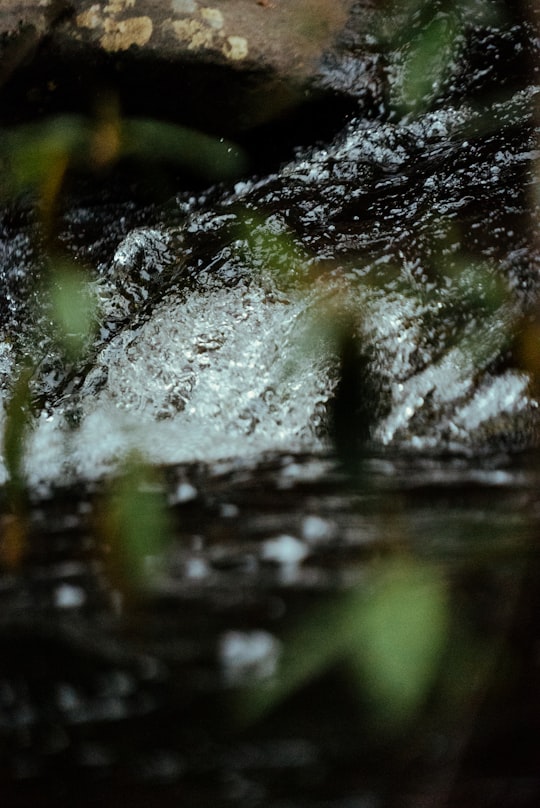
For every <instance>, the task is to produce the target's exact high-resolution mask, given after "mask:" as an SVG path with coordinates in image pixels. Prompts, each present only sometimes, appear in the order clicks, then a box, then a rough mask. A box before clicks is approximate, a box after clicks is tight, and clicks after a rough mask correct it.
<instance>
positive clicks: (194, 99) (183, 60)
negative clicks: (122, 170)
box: [0, 0, 378, 133]
mask: <svg viewBox="0 0 540 808" xmlns="http://www.w3.org/2000/svg"><path fill="white" fill-rule="evenodd" d="M375 11H376V9H375V8H374V7H373V4H372V3H371V2H369V0H362V2H360V3H353V2H352V0H296V2H294V3H289V2H284V0H208V1H207V0H164V1H163V2H162V0H109V1H108V2H107V1H106V0H101V1H100V2H96V1H95V0H32V2H21V0H4V2H3V3H2V8H1V9H0V49H1V53H0V56H1V64H2V68H1V70H0V92H1V95H2V96H3V100H2V108H3V112H2V113H1V114H2V117H3V119H4V121H6V120H8V121H9V122H12V121H17V120H19V119H20V118H21V117H28V116H33V115H35V114H43V113H48V112H55V111H58V109H66V108H69V109H72V108H78V109H81V108H82V109H83V110H86V111H87V110H88V109H89V108H91V107H92V105H94V107H95V105H96V98H97V97H99V96H100V94H101V93H103V92H104V90H106V91H107V92H109V93H110V92H113V93H115V94H116V95H117V96H118V98H119V100H120V102H121V104H122V107H123V108H124V109H125V110H126V112H128V113H130V114H152V115H157V116H162V117H167V118H168V119H169V120H177V121H182V122H190V123H193V124H195V125H198V126H200V127H202V128H206V129H208V130H214V131H220V132H227V133H231V132H237V131H242V130H245V129H249V128H251V127H253V126H257V125H259V124H261V123H264V122H266V121H268V120H272V119H275V118H276V117H279V116H281V115H283V114H284V113H285V112H286V111H288V110H290V109H292V108H294V107H297V106H298V105H299V104H304V103H305V102H306V101H308V102H309V101H312V100H314V99H316V98H318V97H319V96H320V95H321V94H323V95H324V94H328V93H331V94H336V93H337V94H338V95H340V94H342V95H344V96H347V97H349V96H350V97H352V98H354V99H355V100H356V99H362V100H363V101H365V100H366V98H367V97H368V96H369V97H370V98H371V97H372V96H373V94H374V93H375V94H376V88H377V86H378V80H377V74H378V58H377V57H376V56H375V55H374V54H371V49H372V45H373V41H372V38H371V36H370V32H372V30H373V25H374V14H375ZM370 43H371V44H370ZM97 103H99V102H97Z"/></svg>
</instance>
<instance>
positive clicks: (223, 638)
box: [0, 4, 540, 808]
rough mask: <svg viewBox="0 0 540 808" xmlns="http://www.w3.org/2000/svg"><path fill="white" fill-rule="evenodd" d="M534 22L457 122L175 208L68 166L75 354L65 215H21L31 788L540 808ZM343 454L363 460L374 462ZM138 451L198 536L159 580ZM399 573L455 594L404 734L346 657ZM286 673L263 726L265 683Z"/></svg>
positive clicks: (169, 799)
mask: <svg viewBox="0 0 540 808" xmlns="http://www.w3.org/2000/svg"><path fill="white" fill-rule="evenodd" d="M480 5H481V4H480ZM471 13H472V12H471ZM508 26H509V27H508V29H507V30H506V29H504V30H499V29H498V28H497V26H492V27H490V26H489V25H487V24H486V26H485V28H482V29H481V31H480V32H476V33H475V34H474V36H473V35H471V37H470V41H469V43H468V47H469V48H470V51H471V52H472V57H471V63H470V64H468V63H467V64H468V70H469V72H464V67H463V64H462V63H460V62H459V61H458V62H457V63H456V65H454V69H453V72H452V71H451V75H450V76H449V77H448V78H447V80H446V82H445V84H444V86H443V87H442V88H439V90H440V92H439V98H438V100H436V101H434V102H433V104H432V105H431V110H430V111H425V112H423V113H421V114H420V113H418V114H415V115H413V114H410V115H408V116H399V115H397V113H393V114H389V112H388V109H382V110H381V111H380V114H378V115H377V116H375V117H373V116H371V117H366V116H360V115H358V116H355V117H352V118H351V119H349V120H348V121H346V122H344V125H343V127H342V130H341V131H340V132H339V133H338V134H337V135H336V136H335V138H333V139H331V140H328V142H325V143H324V144H322V143H318V144H316V145H312V146H310V147H305V148H303V149H299V150H298V151H297V152H296V153H295V155H294V156H293V157H292V158H291V159H289V160H288V161H286V162H285V163H284V164H283V165H281V166H280V167H279V169H276V170H275V171H272V172H266V173H264V174H261V175H258V176H250V177H243V178H241V179H238V180H237V181H236V182H234V183H231V184H230V185H220V186H216V187H212V188H210V189H205V190H200V189H199V190H197V191H193V190H192V189H191V190H188V191H186V190H185V189H183V190H181V191H179V192H178V194H177V195H176V197H175V198H174V199H172V200H171V201H170V202H169V203H167V204H163V205H158V204H138V203H137V202H135V201H134V200H129V201H127V202H126V201H125V200H124V201H119V200H118V198H114V195H111V194H108V193H107V192H106V191H105V189H103V188H101V189H97V190H96V188H95V187H91V188H90V190H88V188H87V186H86V187H85V186H83V188H84V190H81V187H80V186H77V185H75V190H74V191H73V192H72V194H71V195H70V196H69V197H68V198H66V199H65V200H62V201H61V202H62V204H61V205H60V209H59V214H58V222H57V225H56V232H55V233H54V242H55V246H54V251H53V255H54V256H56V257H55V258H53V259H52V260H53V262H54V261H55V260H60V259H58V258H57V256H58V255H59V254H62V260H64V258H65V255H66V254H67V255H68V256H69V257H70V258H71V260H73V261H74V262H75V263H76V264H77V265H79V266H84V267H86V268H87V271H88V274H89V277H90V278H91V289H92V294H93V295H94V297H95V300H96V301H97V304H96V305H97V308H96V312H97V315H96V318H97V320H98V323H97V326H98V327H97V331H96V336H95V338H92V340H90V343H91V344H89V345H88V346H87V352H86V354H85V356H84V358H83V359H82V360H80V361H77V362H74V361H71V362H66V360H65V356H63V355H62V353H61V351H60V350H59V347H58V342H57V340H56V339H55V334H54V332H53V331H51V326H50V320H51V312H50V310H49V309H48V308H47V303H46V302H45V298H44V294H43V288H44V283H45V280H46V278H47V277H48V274H49V268H50V267H49V263H50V261H51V259H49V258H47V257H46V247H50V241H51V234H50V233H49V234H47V233H44V229H43V223H42V222H41V223H40V222H39V221H38V217H37V215H36V214H35V212H33V210H32V206H31V205H26V204H25V203H24V201H22V202H19V203H17V204H15V203H13V204H10V205H6V207H5V209H4V210H3V212H2V218H1V231H0V232H1V237H2V238H1V241H0V249H1V256H2V266H1V268H0V272H1V273H2V281H3V287H2V288H3V293H2V299H1V304H0V305H1V308H0V316H1V321H2V325H3V340H2V343H1V345H0V371H1V373H0V380H1V384H2V391H3V393H2V394H3V395H4V397H5V399H6V401H7V400H8V399H9V397H10V395H11V392H12V389H13V380H14V379H15V378H16V377H17V374H18V372H19V368H20V367H21V366H22V365H23V359H24V357H25V356H29V357H30V358H31V360H32V363H33V366H34V373H33V378H32V381H31V394H32V418H33V420H32V422H31V426H30V429H29V430H28V434H27V436H26V437H27V441H26V451H25V461H24V470H25V474H26V476H27V479H28V483H29V491H30V505H29V506H28V509H27V513H26V515H25V517H24V518H25V525H24V531H25V537H24V547H23V550H22V560H20V559H19V565H18V566H17V564H12V565H11V567H10V566H9V553H10V548H11V549H13V548H12V544H13V545H14V550H15V554H16V552H17V551H19V552H21V548H20V546H19V545H18V544H17V541H19V542H22V539H21V537H20V536H19V538H17V536H18V534H17V530H20V514H19V515H18V516H17V514H15V516H13V515H12V514H11V515H10V514H7V513H6V514H5V515H4V516H3V517H2V530H3V534H2V537H3V544H2V554H3V555H2V559H3V561H4V564H5V565H7V567H8V571H7V572H5V573H4V574H3V575H2V577H1V582H0V600H1V603H2V621H1V624H0V645H1V648H2V654H1V655H0V737H1V748H0V754H1V768H0V779H1V782H2V785H3V786H5V788H4V793H6V794H7V795H8V798H9V799H11V797H13V802H12V803H10V804H13V805H19V804H20V805H29V804H32V805H37V804H49V802H50V804H51V805H52V804H54V805H58V804H59V801H62V800H71V803H70V804H73V799H74V798H75V796H77V797H78V799H79V801H80V800H81V799H82V800H83V802H84V799H86V802H85V803H84V804H92V800H97V801H100V803H101V802H103V800H104V799H105V800H110V801H112V800H113V799H116V798H118V799H125V797H126V794H127V795H128V796H129V801H130V804H132V805H139V804H140V805H149V804H152V805H153V804H160V805H161V804H162V805H169V804H170V805H178V804H179V803H180V802H183V803H187V804H188V805H218V806H223V808H228V807H229V806H246V808H248V807H249V806H257V805H265V806H274V807H275V808H278V807H279V808H284V806H298V807H299V806H310V808H313V807H314V806H316V808H323V806H324V808H330V806H335V808H338V807H339V808H351V807H352V806H355V807H356V808H360V806H362V808H368V807H369V808H377V807H378V806H383V805H391V806H393V805H395V806H398V805H407V806H409V805H410V806H411V808H412V806H418V805H420V804H422V805H433V806H435V805H443V804H446V803H448V804H450V805H455V806H458V805H459V806H461V805H482V806H484V805H485V806H488V805H505V806H513V805H516V806H533V805H536V804H537V799H538V794H539V793H540V783H539V782H538V772H537V767H536V763H537V753H538V743H537V740H536V737H537V736H538V732H537V730H538V722H539V720H540V713H539V709H540V708H539V704H538V692H540V691H539V689H538V687H537V685H538V658H537V649H538V638H537V634H538V630H537V626H538V606H539V604H538V594H537V593H538V587H537V583H538V558H537V553H536V552H535V548H534V542H535V537H536V536H537V533H538V525H539V510H538V495H537V489H538V458H537V455H536V452H535V449H536V446H537V436H538V402H537V398H536V395H537V390H538V384H537V378H536V375H535V367H534V363H533V362H532V361H531V359H530V358H529V357H530V356H531V355H533V354H534V351H531V350H527V346H529V348H530V340H531V337H530V336H527V335H528V334H530V333H534V329H535V323H536V319H535V312H536V307H537V305H538V293H539V284H538V268H539V267H538V250H537V240H536V233H535V225H536V217H537V187H536V184H537V178H536V170H535V168H536V166H535V163H536V161H537V157H538V155H537V151H536V137H537V128H536V123H535V112H534V111H535V107H536V106H537V104H538V87H537V86H536V84H535V83H534V80H533V79H534V75H533V79H531V76H530V75H529V74H528V75H527V76H525V75H520V74H518V73H515V72H512V71H511V72H510V74H509V77H508V76H507V75H506V72H505V71H502V72H501V70H500V68H497V67H496V65H497V63H498V61H499V60H498V59H497V58H496V57H497V55H498V56H499V57H500V60H503V57H504V60H506V61H505V64H509V65H511V67H512V70H514V69H517V67H516V63H515V61H512V60H510V61H508V58H507V57H508V53H509V49H510V46H511V49H513V51H514V52H515V54H521V56H523V55H524V54H525V56H526V58H527V60H529V62H530V63H531V64H532V63H534V62H535V60H536V57H537V48H538V41H537V39H536V38H535V35H534V32H533V31H532V28H531V27H530V25H528V24H523V25H520V26H511V25H510V23H509V24H508ZM487 54H489V58H487ZM516 59H517V57H516ZM392 69H394V70H396V71H397V68H396V67H395V66H394V68H389V70H388V76H389V78H390V79H392ZM533 73H534V71H533ZM396 76H397V74H396ZM396 76H394V80H395V81H397V78H396ZM47 242H49V243H47ZM2 417H3V418H4V421H5V419H6V418H7V416H6V415H5V414H4V413H3V414H2ZM340 418H341V419H342V420H341V421H340V423H342V424H345V427H346V428H345V429H341V431H340V427H339V423H336V419H337V421H339V419H340ZM344 433H345V438H344V437H343V435H344ZM333 440H335V441H336V446H337V449H338V455H340V456H341V457H340V459H341V460H343V459H347V446H346V445H344V444H347V442H350V444H351V449H352V454H354V452H355V450H356V449H358V448H360V449H361V451H360V452H359V454H358V457H357V458H356V460H357V462H356V464H355V465H354V467H353V471H352V472H351V473H347V474H345V472H344V471H343V469H342V468H341V465H340V464H339V463H338V462H337V460H336V453H335V448H336V447H335V446H334V444H333ZM134 449H136V450H138V452H139V453H140V455H142V456H143V457H144V458H146V459H147V460H148V461H149V462H150V465H151V466H152V467H153V468H154V469H155V470H159V471H160V472H161V476H156V477H155V478H152V479H151V480H150V481H148V480H146V481H141V480H140V479H139V480H138V483H137V496H140V497H141V498H142V499H144V498H145V497H147V496H153V495H154V494H156V492H157V494H158V495H159V496H161V497H163V498H164V500H165V502H166V504H167V508H166V514H167V515H168V517H169V519H170V526H169V533H170V535H171V537H172V538H171V541H170V542H169V544H168V545H167V546H166V547H165V548H163V547H162V546H161V545H160V544H159V542H153V543H151V545H150V546H149V548H147V550H146V552H145V553H144V558H143V559H142V562H141V563H142V564H143V565H144V573H145V575H144V577H145V585H144V587H143V590H144V591H142V592H138V591H133V588H132V584H130V581H129V576H126V572H125V570H124V571H123V572H122V564H123V563H125V560H124V562H123V561H122V559H121V558H118V557H117V554H118V550H116V549H115V546H114V536H113V539H111V535H110V531H111V527H110V525H109V524H108V519H109V516H108V515H107V514H108V509H110V508H111V507H112V506H111V502H113V500H111V498H110V494H111V487H112V488H113V492H114V491H116V492H117V493H118V489H114V485H113V481H112V480H111V472H114V471H116V470H117V469H118V468H120V469H122V468H123V461H124V460H125V458H126V456H128V455H129V454H130V453H131V452H133V450H134ZM349 459H350V457H349ZM3 475H4V479H5V478H6V476H7V470H6V469H5V468H4V469H3ZM133 504H134V501H133ZM17 519H19V521H17ZM150 532H152V531H150ZM6 537H8V538H6ZM14 537H15V538H14ZM10 542H11V543H12V544H10ZM120 555H121V553H120ZM6 559H7V562H6ZM396 560H397V561H396ZM394 562H396V563H397V567H392V564H393V563H394ZM387 564H389V565H390V566H389V567H388V568H389V569H390V572H392V570H394V572H396V569H397V573H398V581H401V584H399V585H400V586H402V587H404V588H402V589H401V590H398V592H402V593H404V594H405V595H407V591H408V590H407V586H408V583H407V582H410V581H411V580H413V579H414V575H417V574H418V575H420V579H419V580H420V581H421V584H420V585H419V587H418V591H419V592H424V591H427V592H428V594H429V592H432V593H434V594H433V599H432V600H431V601H427V603H428V606H429V607H430V608H428V609H427V611H428V612H430V613H431V611H434V612H435V611H436V608H435V607H436V606H437V604H438V601H437V600H436V595H437V593H439V592H441V591H444V598H446V600H445V601H444V602H445V604H446V607H445V608H446V612H445V614H446V620H447V624H445V625H443V624H442V623H441V634H442V636H444V638H445V640H444V648H442V649H440V655H441V656H440V661H439V665H438V668H437V672H436V674H434V679H433V685H432V687H431V689H430V690H429V692H427V691H426V695H425V703H422V705H421V707H420V708H419V710H418V714H416V715H415V719H414V721H412V722H411V723H409V724H407V725H406V726H404V727H401V729H400V731H398V732H397V734H396V733H395V732H394V734H393V733H392V732H388V731H387V728H386V729H385V725H384V720H383V719H382V718H381V716H380V715H379V714H377V710H376V709H375V707H374V699H375V696H374V695H373V694H374V693H375V692H376V691H373V690H371V691H370V690H369V687H368V686H367V685H366V684H365V682H364V679H362V677H361V676H360V678H359V674H358V665H360V668H362V663H361V662H359V661H358V660H356V663H355V658H352V657H351V656H350V654H349V656H347V654H346V653H344V652H343V653H342V656H344V657H345V658H346V663H347V664H345V663H343V660H342V658H341V656H340V657H339V658H336V657H334V656H332V651H331V649H332V639H331V638H332V636H333V634H334V633H336V632H338V630H339V626H340V623H339V620H337V618H336V617H335V614H336V607H335V597H336V596H338V602H339V596H340V593H341V596H342V595H343V593H344V592H345V593H350V592H351V591H352V592H355V591H360V592H364V591H365V592H367V593H370V592H374V593H375V595H376V592H377V586H378V585H380V579H379V577H378V576H379V574H380V571H381V570H383V572H384V571H385V570H386V569H387V566H386V565H387ZM119 569H120V572H119ZM411 570H412V572H411ZM426 571H427V572H426ZM400 575H402V576H404V578H403V577H402V578H400V577H399V576H400ZM411 575H412V576H413V577H412V578H411V577H407V576H411ZM423 575H427V578H426V579H425V580H424V578H423V577H422V576H423ZM383 580H384V577H383ZM414 580H416V579H414ZM441 580H442V581H443V582H444V585H442V584H441V583H440V582H441ZM403 581H405V583H403ZM426 581H427V583H426ZM378 582H379V583H378ZM439 587H442V588H439ZM388 591H389V592H390V594H392V592H393V591H394V590H392V588H391V587H390V589H389V590H388ZM426 597H427V596H426ZM375 599H376V598H375ZM390 602H391V598H390ZM441 608H442V607H441ZM328 615H334V618H332V619H334V621H335V622H334V623H333V622H332V619H331V618H330V617H328ZM397 622H398V624H399V620H397ZM428 622H429V621H428ZM428 622H426V623H425V624H422V627H423V628H425V630H426V631H428V630H429V625H428ZM314 624H316V625H317V627H318V631H316V630H315V629H314V628H313V625H314ZM318 632H319V633H318ZM390 636H391V637H393V640H394V642H396V643H397V644H398V645H399V639H400V638H399V636H398V635H396V634H393V635H390ZM326 646H328V655H327V656H325V651H324V649H325V648H326ZM321 647H322V649H323V652H321V651H320V648H321ZM298 649H299V650H298ZM315 649H319V650H317V652H316V651H315ZM296 658H298V659H300V660H302V659H304V658H305V659H306V660H307V661H306V662H305V670H304V673H303V676H304V678H302V675H301V674H299V673H298V670H297V669H295V668H294V664H292V663H291V662H290V660H291V659H293V660H294V659H296ZM291 664H292V669H293V670H295V671H296V674H295V675H297V676H298V677H299V678H298V679H297V680H294V681H291V680H287V675H286V673H284V672H283V671H287V670H288V668H287V666H288V665H289V669H290V666H291ZM355 664H356V667H355ZM351 666H352V667H351ZM300 670H302V666H300ZM351 670H352V671H353V674H354V675H351ZM362 670H363V669H362ZM364 673H365V671H364ZM280 676H281V680H284V681H285V688H284V690H282V692H281V696H280V698H277V696H276V695H275V692H276V691H274V695H272V689H271V687H270V690H269V691H268V692H267V693H266V696H265V698H266V699H267V702H266V709H267V710H268V713H267V714H265V713H263V714H262V715H261V716H260V717H259V719H260V720H259V721H255V720H254V721H253V724H248V725H247V726H246V725H245V724H244V723H242V721H241V720H240V719H238V715H237V711H236V710H235V709H234V707H235V706H236V707H238V703H237V702H236V701H235V699H236V697H237V696H238V693H240V695H241V696H242V698H244V700H245V701H249V698H252V697H253V693H252V692H251V690H250V688H249V687H248V690H247V695H246V692H244V690H243V688H244V687H245V686H246V685H252V684H253V682H255V683H258V682H261V681H263V682H270V683H272V682H274V685H275V681H276V680H277V681H278V682H279V681H280ZM280 686H281V685H279V684H278V685H277V686H276V687H277V692H278V693H279V692H280V691H279V687H280ZM272 699H275V701H272ZM231 701H232V702H233V703H232V704H231ZM375 701H376V699H375ZM240 703H241V704H242V703H243V702H242V699H241V700H240ZM244 706H245V705H244ZM532 736H535V738H534V739H533V737H532ZM81 780H82V781H84V784H85V788H87V796H85V797H84V798H83V797H82V796H81V794H80V782H81ZM480 792H482V794H483V796H478V795H479V793H480ZM40 799H42V800H44V802H42V803H40V802H39V800H40ZM47 800H48V802H47ZM66 804H67V803H66Z"/></svg>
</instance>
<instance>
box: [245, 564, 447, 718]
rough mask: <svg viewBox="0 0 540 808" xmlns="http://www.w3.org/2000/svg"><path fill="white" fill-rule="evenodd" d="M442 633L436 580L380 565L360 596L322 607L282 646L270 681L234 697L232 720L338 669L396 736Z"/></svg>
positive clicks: (441, 593) (425, 572)
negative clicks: (342, 667) (344, 666)
mask: <svg viewBox="0 0 540 808" xmlns="http://www.w3.org/2000/svg"><path fill="white" fill-rule="evenodd" d="M447 631H448V605H447V598H446V587H445V585H444V583H443V581H442V579H441V578H440V577H439V575H438V573H437V572H436V571H435V570H434V569H432V568H430V567H427V566H424V565H420V564H415V563H413V562H411V561H401V562H400V561H392V562H389V563H385V564H383V565H381V568H380V569H378V570H377V571H376V572H375V574H374V577H373V579H372V581H371V583H370V584H368V585H367V586H366V587H365V588H361V589H357V590H355V591H353V592H350V593H348V594H347V595H346V596H343V597H339V598H336V600H335V601H333V602H332V603H327V604H325V606H324V607H323V608H321V609H318V610H317V611H316V612H314V613H313V614H312V615H311V617H310V618H309V619H306V620H304V621H303V622H302V623H301V625H300V626H299V627H298V628H297V629H296V630H295V631H293V632H292V633H291V634H290V635H289V636H288V637H287V638H285V643H284V653H283V656H282V661H281V665H280V669H279V673H278V675H277V676H276V677H275V678H274V679H273V680H270V681H269V682H266V683H264V684H259V685H257V686H254V687H251V688H248V689H246V691H244V692H242V693H241V696H240V699H239V701H238V714H239V717H240V720H241V721H244V722H247V723H250V722H252V721H255V720H257V719H259V718H260V717H261V716H262V715H264V714H265V713H267V712H269V711H270V710H271V709H273V708H274V707H275V706H276V705H277V704H279V703H280V702H281V701H282V700H283V699H285V698H286V697H288V696H289V695H291V694H292V693H294V692H295V691H296V690H297V689H298V688H300V687H302V686H303V685H305V684H306V683H307V682H308V681H309V680H310V679H313V678H315V677H317V676H319V675H321V674H322V673H323V672H324V671H325V670H326V669H328V668H329V667H331V666H332V665H334V664H336V662H346V663H348V666H349V670H351V671H352V673H353V678H354V681H355V683H356V686H357V688H358V691H359V694H360V695H361V696H363V697H364V698H367V699H368V701H369V702H370V703H371V704H372V706H373V710H374V713H375V717H376V718H377V719H382V720H383V721H384V723H385V725H386V726H387V727H388V728H389V729H393V728H399V727H400V726H401V725H402V724H403V723H405V722H406V721H408V720H410V719H411V718H412V717H413V716H414V714H415V712H416V711H417V710H418V709H419V708H420V707H421V705H422V702H423V700H424V699H425V697H426V696H427V693H428V690H429V687H430V685H431V684H432V682H433V680H434V676H435V673H436V671H437V666H438V663H439V660H440V658H441V654H442V651H443V648H444V646H445V643H446V638H447Z"/></svg>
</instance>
